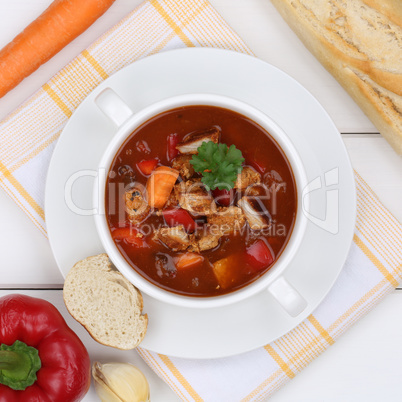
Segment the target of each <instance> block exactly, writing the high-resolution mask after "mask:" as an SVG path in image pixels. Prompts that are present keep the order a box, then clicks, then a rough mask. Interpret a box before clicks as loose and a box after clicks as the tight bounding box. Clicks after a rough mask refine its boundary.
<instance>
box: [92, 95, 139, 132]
mask: <svg viewBox="0 0 402 402" xmlns="http://www.w3.org/2000/svg"><path fill="white" fill-rule="evenodd" d="M95 104H96V106H98V108H99V109H100V110H101V111H102V112H103V113H104V114H105V115H106V116H107V117H108V118H109V119H110V120H112V122H113V123H114V124H115V125H116V126H117V127H120V126H121V125H122V124H123V123H124V122H125V121H126V120H127V119H129V118H130V117H131V116H132V115H133V114H134V113H133V111H132V110H131V109H130V108H129V107H128V105H127V104H126V103H125V102H124V101H123V99H121V98H120V96H119V95H117V93H116V92H115V91H113V89H111V88H106V89H104V90H103V91H102V92H101V93H100V94H99V95H98V96H97V97H96V98H95Z"/></svg>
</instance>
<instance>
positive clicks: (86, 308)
mask: <svg viewBox="0 0 402 402" xmlns="http://www.w3.org/2000/svg"><path fill="white" fill-rule="evenodd" d="M63 299H64V303H65V305H66V307H67V310H68V311H69V313H70V314H71V315H72V316H73V317H74V318H75V319H76V320H77V321H78V322H79V323H80V324H81V325H83V326H84V328H85V329H86V330H87V331H88V333H89V334H90V335H91V336H92V338H94V339H95V340H96V341H97V342H99V343H101V344H103V345H106V346H111V347H114V348H117V349H122V350H128V349H134V348H135V347H136V346H138V344H139V343H140V342H141V341H142V340H143V339H144V336H145V333H146V330H147V326H148V316H147V315H146V314H145V315H143V314H142V309H143V298H142V295H141V293H140V291H139V290H138V289H136V288H135V287H134V286H133V285H132V284H131V283H130V282H129V281H128V280H127V279H126V278H125V277H124V276H123V275H122V274H121V273H120V272H119V271H117V270H116V269H115V268H114V267H113V266H112V264H111V262H110V260H109V257H108V256H107V254H99V255H95V256H92V257H88V258H85V259H84V260H82V261H79V262H77V263H76V264H75V265H74V267H73V268H72V269H71V270H70V272H69V273H68V275H67V277H66V280H65V282H64V289H63Z"/></svg>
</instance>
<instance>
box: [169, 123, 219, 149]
mask: <svg viewBox="0 0 402 402" xmlns="http://www.w3.org/2000/svg"><path fill="white" fill-rule="evenodd" d="M219 136H220V130H219V128H218V127H212V128H210V129H208V130H201V131H194V132H193V133H191V134H189V135H187V136H186V137H184V141H183V142H181V143H180V144H179V145H177V147H176V148H177V149H178V151H179V152H180V153H182V154H193V155H194V154H197V153H198V151H197V150H198V148H199V147H200V146H201V144H202V143H203V142H208V141H213V142H215V144H217V143H218V142H219Z"/></svg>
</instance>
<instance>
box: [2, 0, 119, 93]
mask: <svg viewBox="0 0 402 402" xmlns="http://www.w3.org/2000/svg"><path fill="white" fill-rule="evenodd" d="M114 1H115V0H55V1H53V3H52V4H51V5H50V6H49V7H48V8H47V9H46V10H45V11H44V12H43V13H42V14H41V15H40V16H39V17H38V18H37V19H36V20H35V21H33V22H32V23H31V24H30V25H28V26H27V27H26V28H25V29H24V31H22V32H21V33H20V34H19V35H18V36H16V37H15V38H14V39H13V40H12V41H11V42H10V43H9V44H8V45H6V46H5V47H4V48H3V49H1V50H0V98H1V97H2V96H4V95H5V94H6V93H7V92H8V91H10V90H11V89H13V88H14V87H15V86H16V85H17V84H19V83H20V82H21V81H22V80H23V79H24V78H25V77H27V76H28V75H30V74H31V73H33V72H34V71H35V70H36V69H37V68H38V67H40V66H41V65H42V64H43V63H45V62H46V61H48V60H49V59H50V58H51V57H53V56H54V55H55V54H56V53H57V52H59V51H60V50H61V49H63V47H65V46H66V45H67V44H68V43H70V42H71V41H72V40H73V39H75V38H76V37H77V36H78V35H80V34H81V33H82V32H84V31H85V30H86V29H87V28H88V27H89V26H90V25H92V24H93V23H94V22H95V21H96V20H97V19H98V18H99V17H100V16H101V15H102V14H103V13H104V12H105V11H106V10H107V9H108V8H109V7H110V6H111V5H112V3H113V2H114Z"/></svg>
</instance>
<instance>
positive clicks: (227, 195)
mask: <svg viewBox="0 0 402 402" xmlns="http://www.w3.org/2000/svg"><path fill="white" fill-rule="evenodd" d="M212 195H213V197H214V199H215V201H216V202H217V203H218V204H219V205H222V206H224V207H228V206H229V205H230V204H231V203H232V201H233V198H234V195H233V189H231V190H219V189H218V188H216V189H215V190H212Z"/></svg>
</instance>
